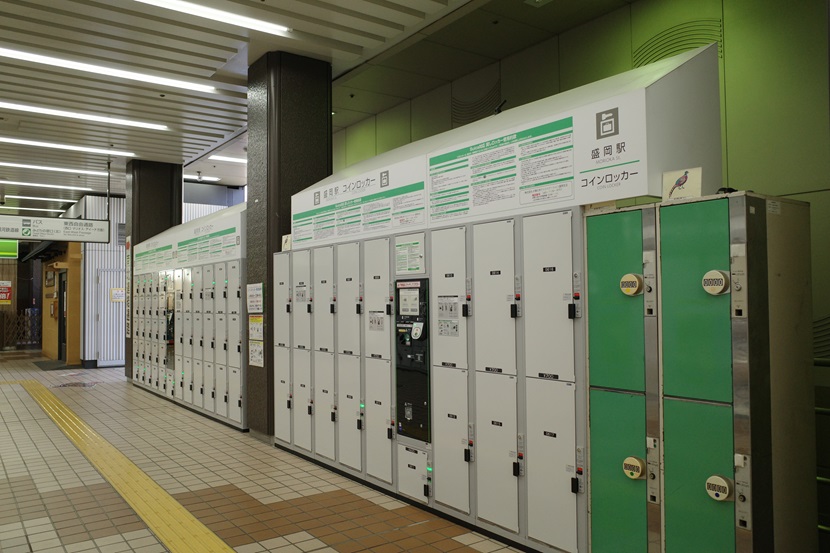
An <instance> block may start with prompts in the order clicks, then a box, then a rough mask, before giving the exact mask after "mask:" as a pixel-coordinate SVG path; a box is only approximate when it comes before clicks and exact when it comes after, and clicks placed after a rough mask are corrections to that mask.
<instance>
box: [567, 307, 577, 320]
mask: <svg viewBox="0 0 830 553" xmlns="http://www.w3.org/2000/svg"><path fill="white" fill-rule="evenodd" d="M568 318H569V319H576V304H575V303H569V304H568Z"/></svg>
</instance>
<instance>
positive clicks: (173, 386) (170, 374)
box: [165, 363, 179, 397]
mask: <svg viewBox="0 0 830 553" xmlns="http://www.w3.org/2000/svg"><path fill="white" fill-rule="evenodd" d="M169 365H170V363H168V366H169ZM165 372H166V373H167V376H166V378H167V396H168V397H176V390H177V389H178V386H179V379H178V378H176V371H174V370H173V369H167V370H166V371H165Z"/></svg>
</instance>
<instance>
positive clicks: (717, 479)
mask: <svg viewBox="0 0 830 553" xmlns="http://www.w3.org/2000/svg"><path fill="white" fill-rule="evenodd" d="M734 491H735V483H734V482H732V480H730V479H729V478H725V477H723V476H718V475H717V474H714V475H712V476H710V477H709V478H707V479H706V493H708V494H709V497H711V498H712V499H714V500H715V501H734V498H733V497H732V496H733V494H734Z"/></svg>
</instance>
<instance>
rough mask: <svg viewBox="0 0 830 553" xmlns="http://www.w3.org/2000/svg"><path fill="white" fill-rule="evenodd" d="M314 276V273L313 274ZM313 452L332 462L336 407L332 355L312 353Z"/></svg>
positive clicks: (320, 352) (319, 352) (323, 352)
mask: <svg viewBox="0 0 830 553" xmlns="http://www.w3.org/2000/svg"><path fill="white" fill-rule="evenodd" d="M315 274H316V272H315ZM313 390H314V393H313V401H312V403H313V406H314V452H315V453H317V455H321V456H323V457H326V458H328V459H331V460H332V461H333V460H334V433H335V425H336V422H337V414H338V413H337V406H336V405H335V398H334V354H333V353H330V352H326V351H315V352H314V388H313Z"/></svg>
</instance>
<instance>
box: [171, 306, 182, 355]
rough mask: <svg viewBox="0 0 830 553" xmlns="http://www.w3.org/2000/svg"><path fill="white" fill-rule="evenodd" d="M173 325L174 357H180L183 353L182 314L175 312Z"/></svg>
mask: <svg viewBox="0 0 830 553" xmlns="http://www.w3.org/2000/svg"><path fill="white" fill-rule="evenodd" d="M173 325H174V328H175V334H174V338H173V350H174V351H175V352H176V355H178V356H181V355H182V354H183V353H184V313H182V312H181V311H176V315H175V316H174V323H173Z"/></svg>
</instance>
